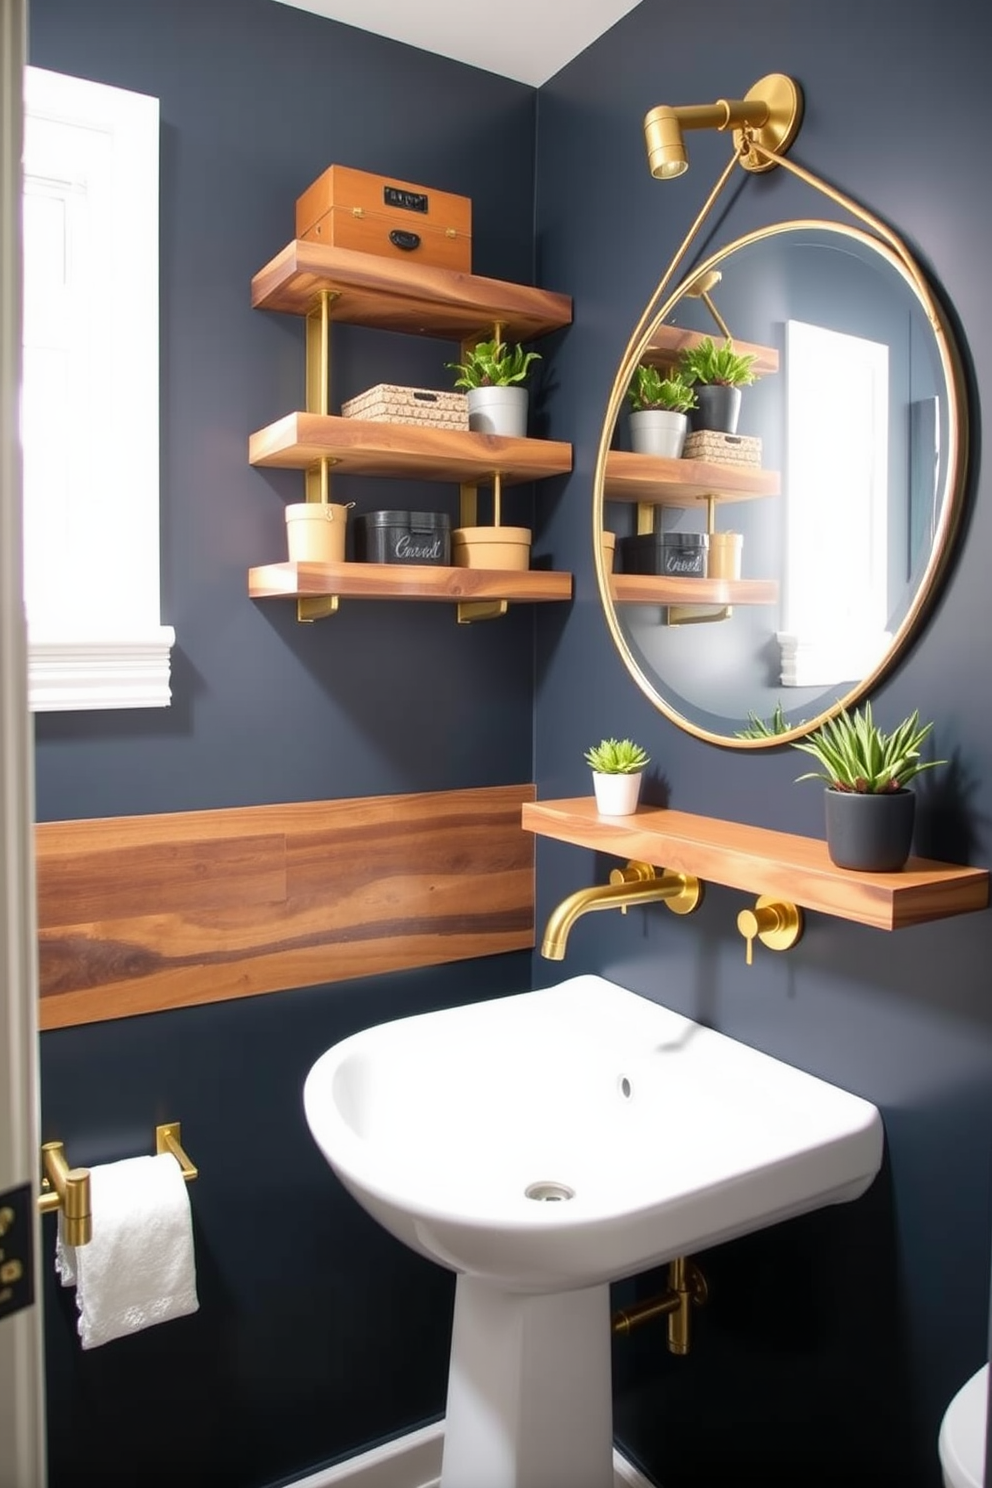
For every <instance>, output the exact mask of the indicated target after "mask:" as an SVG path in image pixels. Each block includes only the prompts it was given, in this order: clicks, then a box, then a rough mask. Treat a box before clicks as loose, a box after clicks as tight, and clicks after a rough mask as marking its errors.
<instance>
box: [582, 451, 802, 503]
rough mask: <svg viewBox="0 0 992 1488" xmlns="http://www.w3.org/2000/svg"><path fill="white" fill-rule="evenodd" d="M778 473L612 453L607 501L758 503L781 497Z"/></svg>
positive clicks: (608, 464) (605, 488) (606, 483)
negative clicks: (764, 498)
mask: <svg viewBox="0 0 992 1488" xmlns="http://www.w3.org/2000/svg"><path fill="white" fill-rule="evenodd" d="M780 488H781V481H780V478H779V473H778V471H777V470H757V469H754V468H753V467H750V466H746V465H744V466H737V465H714V464H712V463H711V462H710V461H707V460H684V459H683V460H665V459H662V458H661V456H659V455H638V454H635V453H634V452H633V451H632V450H610V452H609V454H608V455H607V457H606V473H605V480H604V483H603V494H604V495H605V497H606V499H607V500H608V501H637V502H648V503H650V504H651V505H653V506H680V507H684V506H694V505H705V503H706V502H707V501H709V500H710V498H711V497H712V498H714V499H715V500H716V502H717V503H718V504H719V503H721V502H725V501H754V500H756V499H758V498H763V497H766V496H778V495H779V492H780Z"/></svg>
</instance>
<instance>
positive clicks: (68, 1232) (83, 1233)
mask: <svg viewBox="0 0 992 1488" xmlns="http://www.w3.org/2000/svg"><path fill="white" fill-rule="evenodd" d="M164 1152H169V1153H171V1154H172V1156H173V1157H174V1158H175V1159H176V1162H177V1163H178V1164H179V1168H180V1171H181V1172H182V1175H183V1177H184V1178H185V1180H186V1182H187V1183H192V1181H193V1179H194V1178H195V1177H196V1176H197V1174H198V1171H199V1170H198V1169H197V1168H196V1166H195V1165H194V1164H193V1163H192V1162H191V1161H190V1159H189V1158H188V1157H187V1155H186V1153H185V1152H184V1151H183V1146H182V1126H181V1124H180V1123H179V1122H178V1121H167V1122H165V1123H164V1124H163V1125H162V1126H157V1127H156V1128H155V1155H156V1156H157V1157H158V1156H161V1155H162V1153H164ZM41 1162H42V1167H43V1168H44V1177H43V1178H42V1180H41V1188H42V1191H41V1193H40V1194H39V1195H38V1208H39V1209H40V1211H41V1213H42V1214H49V1213H51V1211H52V1210H53V1209H61V1210H62V1223H63V1229H64V1235H65V1242H66V1244H67V1245H88V1244H89V1242H90V1240H91V1239H92V1238H93V1215H92V1212H91V1209H90V1170H89V1168H70V1166H69V1164H68V1162H67V1161H66V1156H65V1148H64V1146H63V1144H62V1143H61V1142H44V1143H43V1144H42V1148H41Z"/></svg>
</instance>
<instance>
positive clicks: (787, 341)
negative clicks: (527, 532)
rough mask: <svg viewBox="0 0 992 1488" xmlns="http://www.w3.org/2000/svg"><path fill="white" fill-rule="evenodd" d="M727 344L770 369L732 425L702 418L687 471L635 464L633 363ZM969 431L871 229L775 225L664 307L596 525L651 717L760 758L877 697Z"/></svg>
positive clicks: (658, 363) (956, 492)
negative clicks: (707, 343)
mask: <svg viewBox="0 0 992 1488" xmlns="http://www.w3.org/2000/svg"><path fill="white" fill-rule="evenodd" d="M727 337H730V338H732V341H733V347H734V350H735V351H736V352H737V353H739V354H743V355H747V356H751V357H753V358H754V360H753V362H752V363H751V364H750V371H751V372H752V373H753V374H754V376H755V380H754V381H753V382H752V383H750V384H749V385H746V386H744V387H743V388H742V389H741V398H740V410H739V415H738V418H737V422H736V425H733V422H732V421H731V424H729V425H726V424H725V425H723V427H722V428H721V427H720V424H719V420H717V419H713V418H711V417H703V416H702V413H701V411H700V413H698V414H697V413H696V412H695V411H692V412H690V414H689V415H688V417H689V420H690V421H693V420H694V421H695V422H696V423H697V424H699V425H702V427H695V428H694V427H692V424H691V423H690V426H689V431H688V436H687V438H686V441H685V444H684V446H683V449H682V453H681V454H680V455H677V456H676V457H673V456H672V453H671V451H669V452H668V453H667V454H653V453H652V454H645V453H641V452H640V448H641V446H640V443H639V441H638V448H637V450H635V448H634V447H633V445H632V437H631V430H630V418H629V398H628V389H629V387H630V385H631V380H632V378H633V376H634V373H635V369H636V368H637V367H638V366H640V365H644V364H647V365H650V366H654V367H657V368H658V370H659V372H660V374H661V377H662V378H666V377H668V375H669V374H670V373H671V371H672V370H675V369H679V368H680V367H682V366H684V365H685V356H686V351H687V349H691V348H694V347H698V346H699V344H700V343H701V342H703V341H704V340H705V338H709V339H710V340H711V341H712V342H713V343H714V346H715V348H716V349H718V350H719V349H720V348H722V347H723V346H724V342H725V339H726V338H727ZM698 386H699V385H698V383H697V384H695V387H696V390H697V393H698ZM699 401H700V402H701V401H702V400H701V399H700V400H699ZM964 417H965V415H964V394H963V382H962V376H961V370H960V361H959V358H958V355H957V352H956V349H955V347H954V344H953V340H952V337H951V332H950V328H949V326H948V324H947V321H946V317H945V316H944V315H943V313H942V311H941V309H940V307H939V306H938V304H937V303H936V301H935V300H934V298H933V297H932V295H931V294H930V292H929V289H928V288H927V286H926V283H925V281H924V279H923V276H922V273H920V272H919V270H918V269H917V268H916V266H915V264H914V263H913V261H912V259H911V258H910V257H909V254H908V252H906V253H904V254H902V255H901V254H899V253H897V252H895V251H894V250H893V249H892V248H890V247H889V246H888V244H886V243H884V242H883V241H881V240H880V239H878V238H875V237H873V236H872V235H871V234H869V233H866V232H864V231H862V230H861V229H859V228H853V227H847V226H843V225H838V224H836V223H830V222H819V221H795V222H786V223H780V224H777V225H775V226H774V227H770V228H765V229H762V230H761V231H759V232H755V233H752V234H750V235H748V236H747V237H744V238H740V239H738V240H737V241H736V242H733V243H731V244H730V245H729V246H728V247H726V248H724V249H722V250H721V251H720V252H718V253H715V254H713V255H712V256H710V257H709V258H707V259H706V260H705V262H703V263H701V264H699V265H698V266H697V267H696V268H694V269H693V270H692V271H691V273H689V274H688V275H687V276H686V277H685V278H684V279H683V281H682V282H681V284H680V285H679V286H678V288H677V289H676V290H675V291H674V292H673V293H672V294H670V295H669V297H668V298H667V299H666V301H665V303H664V304H662V305H661V307H660V308H659V309H658V310H657V313H655V312H654V311H653V307H652V306H649V307H648V310H647V312H646V313H645V316H644V317H642V321H641V325H640V326H639V328H638V330H636V331H635V333H634V337H633V338H632V340H631V343H630V345H629V346H628V349H627V352H626V354H625V356H624V359H623V362H622V363H621V366H620V368H619V370H618V373H617V377H616V379H615V382H614V387H613V393H612V396H611V399H610V404H609V407H608V409H607V415H606V421H605V424H604V428H603V432H602V437H601V440H600V447H599V458H598V460H597V465H596V477H595V483H594V496H593V530H594V545H595V553H596V571H597V576H598V580H599V586H600V593H601V596H602V600H603V605H604V609H605V612H606V616H607V620H608V623H609V626H610V630H611V632H612V635H613V638H614V640H615V642H616V645H617V647H618V649H619V651H620V653H621V655H622V657H623V659H624V661H625V662H626V665H627V667H628V668H629V670H630V672H631V673H632V675H633V677H634V678H635V680H636V681H637V683H638V684H639V686H640V687H641V688H642V689H643V690H644V692H645V693H646V694H647V695H648V697H650V698H651V699H652V701H653V702H654V703H655V704H656V706H657V707H658V708H660V709H661V710H662V712H663V713H665V714H666V715H667V716H668V717H669V718H671V719H672V720H673V721H674V722H675V723H677V724H679V725H680V726H681V727H683V728H685V729H687V730H688V731H689V732H690V733H693V734H695V735H696V736H697V737H700V738H703V739H707V740H710V741H711V742H713V743H719V744H725V745H731V746H735V747H740V748H760V747H764V746H768V745H770V744H778V743H784V742H787V741H789V740H790V739H794V738H798V737H801V736H802V735H803V734H806V733H808V732H809V731H810V730H811V729H813V728H815V727H816V726H818V724H820V723H821V722H822V721H823V719H824V718H826V717H828V716H830V715H832V714H833V713H836V712H838V711H839V710H840V709H841V708H842V707H847V706H852V705H853V704H854V703H855V702H856V701H857V700H858V699H859V698H860V697H862V696H863V695H864V694H865V693H866V692H867V691H868V690H869V688H870V687H871V686H872V685H873V684H874V683H875V682H877V681H878V679H879V678H880V677H881V676H882V674H883V673H884V672H885V671H886V670H887V669H888V668H889V667H890V666H891V665H892V664H893V662H894V661H895V659H896V658H897V656H898V655H899V654H900V652H901V651H902V650H903V649H904V648H905V646H906V645H907V644H908V642H909V640H910V638H911V636H912V634H913V631H914V628H915V627H916V626H917V625H918V624H919V623H920V620H921V617H922V615H923V613H924V611H925V608H926V606H927V604H928V602H929V600H930V599H931V598H932V597H933V593H934V590H935V586H936V583H937V581H938V579H939V577H940V575H941V572H942V570H943V567H944V565H945V563H946V560H947V557H948V552H949V547H950V543H951V539H952V536H953V532H954V528H955V526H956V523H957V520H958V517H959V514H960V508H961V504H962V500H963V488H964V466H965V443H966V441H965V430H964Z"/></svg>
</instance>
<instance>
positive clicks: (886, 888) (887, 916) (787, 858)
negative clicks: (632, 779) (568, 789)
mask: <svg viewBox="0 0 992 1488" xmlns="http://www.w3.org/2000/svg"><path fill="white" fill-rule="evenodd" d="M521 822H522V825H523V827H524V829H525V830H526V831H529V832H534V833H535V834H536V835H537V836H540V837H553V838H555V839H557V840H558V841H559V842H570V843H573V844H574V845H575V846H577V847H588V848H592V849H593V850H594V851H596V852H604V853H611V854H613V855H615V856H616V857H619V858H627V859H635V860H638V861H640V862H644V863H653V864H654V865H655V867H658V868H668V869H671V870H673V871H675V872H681V873H691V874H693V875H695V877H696V878H700V879H702V880H703V881H704V882H707V881H708V882H710V883H718V884H723V885H724V886H725V887H727V888H732V889H741V890H743V891H744V892H745V893H747V894H770V895H774V896H775V897H776V898H779V899H785V900H789V901H790V902H792V903H793V904H799V905H802V906H803V907H804V908H805V909H812V910H817V911H819V912H820V913H822V914H830V915H836V916H838V917H839V918H840V919H845V920H853V921H856V922H857V923H859V924H862V925H871V926H874V927H875V928H876V929H878V930H901V929H904V928H906V927H907V926H909V925H920V924H924V923H926V922H927V921H929V920H940V919H945V918H947V917H949V916H951V915H958V914H969V913H971V912H972V911H973V910H979V909H985V908H987V906H988V903H989V874H988V870H987V869H985V868H966V867H961V866H958V865H956V864H953V863H935V862H932V861H930V860H929V859H927V858H910V860H909V862H908V863H907V865H906V867H905V868H904V869H903V870H902V871H901V872H899V873H854V872H852V871H850V870H849V869H846V868H838V867H836V866H835V865H834V864H833V863H832V862H831V861H830V858H829V856H828V854H827V844H826V842H824V841H821V840H820V839H819V838H816V837H798V836H794V835H793V834H792V833H789V832H774V831H769V830H767V829H766V828H764V827H750V826H746V825H744V824H743V823H741V822H729V821H720V820H718V819H716V818H714V817H706V816H694V815H691V814H690V813H689V812H686V811H670V810H667V809H664V808H660V807H651V806H641V807H639V808H638V810H637V812H636V813H635V814H634V815H633V816H629V817H606V816H600V815H599V813H598V812H597V810H596V803H595V800H594V799H593V798H592V797H584V796H579V797H575V798H574V799H571V800H563V801H538V802H525V803H524V805H523V807H522V810H521Z"/></svg>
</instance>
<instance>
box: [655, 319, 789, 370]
mask: <svg viewBox="0 0 992 1488" xmlns="http://www.w3.org/2000/svg"><path fill="white" fill-rule="evenodd" d="M705 339H706V336H705V334H704V333H703V332H702V331H687V330H684V329H683V328H682V327H681V326H669V325H663V326H658V328H657V330H656V331H655V332H654V334H653V335H652V337H651V340H650V341H649V342H648V345H647V349H646V351H645V353H644V355H643V357H642V358H641V360H642V361H644V362H650V363H651V364H652V365H653V366H656V367H672V366H674V365H675V363H676V362H677V361H678V360H679V357H680V355H681V353H682V352H683V351H684V350H685V349H686V347H689V346H698V345H699V343H700V342H701V341H703V340H705ZM723 339H724V338H723V336H722V335H718V334H714V335H713V337H712V340H713V341H714V342H715V343H716V344H717V345H722V343H723ZM734 350H735V351H736V352H737V353H738V355H740V356H753V357H754V358H755V360H754V362H753V364H752V367H751V370H752V372H754V373H755V375H756V376H758V377H767V376H769V374H771V373H774V372H777V371H778V351H777V350H776V348H775V347H774V346H760V345H759V344H758V343H757V342H756V341H738V340H737V338H736V337H735V338H734Z"/></svg>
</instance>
